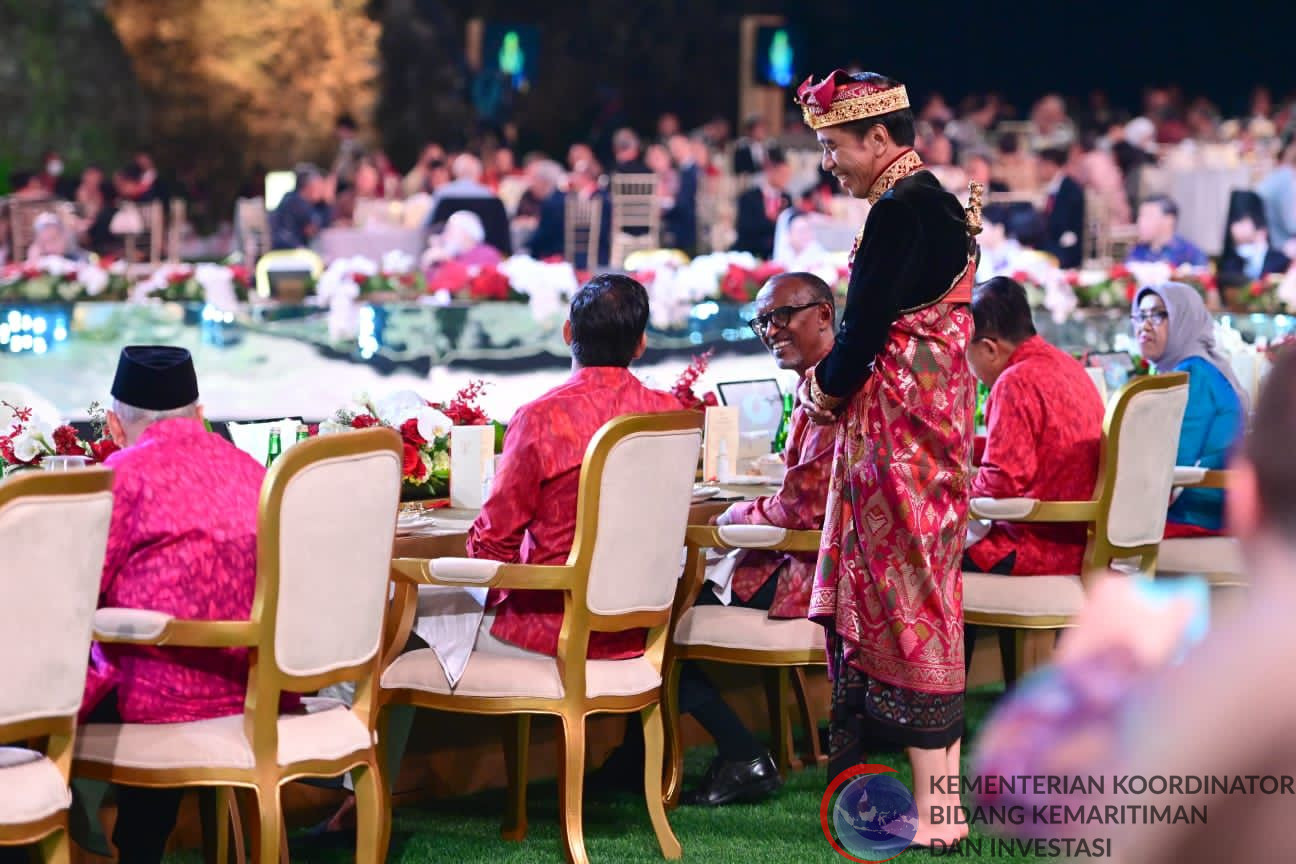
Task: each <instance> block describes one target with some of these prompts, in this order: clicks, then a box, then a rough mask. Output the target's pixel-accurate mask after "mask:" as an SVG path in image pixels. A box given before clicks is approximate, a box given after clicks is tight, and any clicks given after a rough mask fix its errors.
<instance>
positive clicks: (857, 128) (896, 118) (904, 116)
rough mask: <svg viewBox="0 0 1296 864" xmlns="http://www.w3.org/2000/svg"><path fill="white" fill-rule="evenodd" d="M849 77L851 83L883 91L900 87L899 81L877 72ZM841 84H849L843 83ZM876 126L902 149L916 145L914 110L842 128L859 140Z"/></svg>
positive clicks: (904, 110) (850, 74)
mask: <svg viewBox="0 0 1296 864" xmlns="http://www.w3.org/2000/svg"><path fill="white" fill-rule="evenodd" d="M847 77H848V78H849V80H851V81H862V82H864V83H866V84H872V85H873V86H875V87H878V88H880V89H883V90H889V89H890V88H892V87H899V86H900V82H899V81H896V80H894V79H892V78H888V77H886V76H885V75H879V74H878V73H876V72H852V73H849V74H848V76H847ZM840 83H843V84H844V83H847V82H845V81H842V82H840ZM874 126H881V127H882V128H883V129H885V130H886V131H887V134H888V135H890V136H891V140H892V141H894V142H895V143H897V144H899V145H900V146H901V147H912V146H913V145H914V140H915V138H916V135H915V134H914V115H913V110H912V109H909V108H901V109H900V110H899V111H892V112H890V113H888V114H879V115H878V116H876V117H866V118H864V119H863V120H854V121H851V122H850V123H843V124H842V125H841V128H842V129H845V130H846V131H847V132H850V133H851V134H853V135H855V136H856V137H858V138H863V137H864V136H865V135H867V134H868V131H869V130H870V129H872V128H873V127H874Z"/></svg>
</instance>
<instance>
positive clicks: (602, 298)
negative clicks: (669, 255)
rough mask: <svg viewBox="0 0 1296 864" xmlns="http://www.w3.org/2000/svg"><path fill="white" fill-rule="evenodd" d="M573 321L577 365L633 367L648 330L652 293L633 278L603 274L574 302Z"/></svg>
mask: <svg viewBox="0 0 1296 864" xmlns="http://www.w3.org/2000/svg"><path fill="white" fill-rule="evenodd" d="M570 320H571V332H572V343H571V352H572V357H574V358H576V362H577V363H579V364H580V365H582V366H621V367H626V366H629V365H630V361H631V360H633V359H634V352H635V348H637V347H638V346H639V339H640V337H642V336H643V333H644V328H645V327H647V326H648V292H647V291H645V290H644V287H643V286H642V285H640V284H639V283H638V282H636V281H635V280H634V279H631V278H630V277H629V276H621V275H619V274H615V273H600V274H599V275H597V276H595V277H594V278H593V279H591V280H590V281H588V282H586V283H585V285H584V287H582V288H581V289H580V291H578V292H577V293H576V296H575V297H573V298H572V302H571V312H570Z"/></svg>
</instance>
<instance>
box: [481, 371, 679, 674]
mask: <svg viewBox="0 0 1296 864" xmlns="http://www.w3.org/2000/svg"><path fill="white" fill-rule="evenodd" d="M680 407H681V405H680V402H679V400H678V399H677V398H675V397H674V396H672V395H671V394H670V393H664V392H662V391H660V390H653V389H650V388H648V387H645V386H644V385H643V384H642V383H641V382H640V381H639V379H638V378H636V377H635V376H634V374H633V373H631V372H630V370H629V369H625V368H622V367H617V366H591V367H585V368H581V369H577V370H576V371H575V372H573V373H572V376H571V378H570V379H568V380H567V382H566V383H564V384H561V385H559V386H558V387H555V388H554V389H552V390H550V391H549V392H548V393H545V394H543V395H542V396H540V397H539V398H538V399H536V400H535V401H534V402H530V403H528V404H526V405H523V406H522V407H521V408H519V409H518V410H517V412H516V413H514V415H513V419H512V420H511V421H510V422H509V427H508V432H507V433H506V434H505V437H504V453H503V454H502V455H501V457H500V464H499V469H498V470H497V472H496V474H495V480H494V483H493V486H492V489H491V495H490V497H489V498H488V499H487V500H486V503H485V505H484V506H483V507H482V509H481V512H480V513H479V514H478V515H477V519H476V520H475V521H474V522H473V524H472V527H471V528H470V529H469V531H468V543H467V546H468V554H469V555H470V556H471V557H473V558H487V559H490V560H492V561H502V562H504V563H506V564H514V563H520V564H562V563H565V562H566V560H567V555H568V553H569V552H571V547H572V541H573V539H574V538H575V535H576V496H577V492H578V490H579V485H580V468H581V462H582V461H583V460H584V458H585V450H586V448H587V447H589V442H590V439H591V438H593V437H594V433H595V432H597V431H598V430H599V429H600V428H601V427H602V426H603V424H605V423H607V422H608V421H609V420H611V419H612V418H614V417H619V416H621V415H622V414H640V413H654V412H658V411H678V410H680ZM487 605H488V606H494V607H495V610H496V615H495V623H494V625H493V626H492V627H491V634H492V635H493V636H495V637H497V638H499V639H502V640H504V641H506V642H511V643H512V644H514V645H517V646H518V647H521V648H525V649H527V650H528V651H539V652H542V653H545V654H556V653H557V651H558V631H559V630H560V629H561V628H562V616H563V612H562V609H563V595H562V592H561V591H502V590H497V591H492V592H491V595H490V597H489V598H488V600H487ZM643 650H644V631H642V630H627V631H623V632H620V633H593V634H591V635H590V647H589V656H590V657H591V658H592V659H595V660H620V659H625V658H628V657H638V656H640V655H641V654H643Z"/></svg>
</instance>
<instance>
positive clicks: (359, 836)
mask: <svg viewBox="0 0 1296 864" xmlns="http://www.w3.org/2000/svg"><path fill="white" fill-rule="evenodd" d="M378 765H379V763H378V761H377V760H376V758H375V759H372V760H371V761H370V762H368V763H367V764H365V765H362V766H360V767H358V768H353V769H351V780H352V782H353V783H354V785H355V795H356V858H355V860H356V864H382V862H384V861H386V860H387V843H388V841H389V839H390V834H389V832H390V831H391V813H390V812H389V811H388V809H387V797H388V796H387V792H386V784H385V783H384V782H383V776H382V772H381V771H379V770H378Z"/></svg>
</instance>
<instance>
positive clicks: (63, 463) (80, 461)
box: [41, 456, 90, 471]
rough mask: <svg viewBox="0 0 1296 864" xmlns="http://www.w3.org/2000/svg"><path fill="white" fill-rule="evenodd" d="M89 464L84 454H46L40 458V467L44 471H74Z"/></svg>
mask: <svg viewBox="0 0 1296 864" xmlns="http://www.w3.org/2000/svg"><path fill="white" fill-rule="evenodd" d="M88 464H90V460H89V459H88V458H86V457H85V456H46V457H45V458H44V459H42V460H41V467H42V468H44V469H45V470H46V471H74V470H76V469H77V468H84V467H86V465H88Z"/></svg>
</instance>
